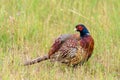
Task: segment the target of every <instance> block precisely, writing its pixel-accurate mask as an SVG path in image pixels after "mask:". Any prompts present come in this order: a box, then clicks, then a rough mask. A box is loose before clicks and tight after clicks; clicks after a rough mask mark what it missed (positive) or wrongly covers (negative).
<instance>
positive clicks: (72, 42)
mask: <svg viewBox="0 0 120 80" xmlns="http://www.w3.org/2000/svg"><path fill="white" fill-rule="evenodd" d="M76 31H78V32H79V34H64V35H61V36H60V37H58V38H57V39H56V40H55V42H54V43H53V44H52V46H51V48H50V49H49V52H48V54H47V55H45V56H43V57H39V58H37V59H34V60H32V61H28V62H26V63H25V64H24V65H31V64H34V63H38V62H41V61H44V60H47V59H50V61H54V62H56V61H57V62H60V63H64V64H67V65H72V66H75V65H77V64H80V65H81V64H83V63H84V62H85V61H87V60H88V59H89V58H90V56H91V54H92V52H93V49H94V40H93V38H92V37H91V35H90V33H89V31H88V30H87V28H86V27H85V26H84V25H82V24H79V25H77V26H76Z"/></svg>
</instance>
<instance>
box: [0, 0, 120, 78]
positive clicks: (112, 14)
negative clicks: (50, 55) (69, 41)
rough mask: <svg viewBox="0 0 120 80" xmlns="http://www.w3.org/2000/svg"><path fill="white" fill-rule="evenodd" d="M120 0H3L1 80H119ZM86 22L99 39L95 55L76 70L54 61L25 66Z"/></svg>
mask: <svg viewBox="0 0 120 80" xmlns="http://www.w3.org/2000/svg"><path fill="white" fill-rule="evenodd" d="M119 3H120V1H119V0H0V80H120V4H119ZM78 23H83V24H85V25H86V26H87V28H88V29H89V30H90V32H91V35H92V36H93V38H94V40H95V49H94V53H93V55H92V57H91V58H90V60H89V61H88V62H87V63H86V64H84V65H83V66H81V67H78V68H77V69H75V70H73V69H72V68H70V67H66V66H64V65H53V64H52V63H50V62H49V61H44V62H41V63H39V64H35V65H32V66H28V67H24V66H22V64H23V63H24V62H25V61H27V60H30V59H33V58H36V57H38V56H42V55H44V54H47V52H48V50H49V48H50V46H51V44H52V42H53V41H54V40H55V39H56V38H57V37H58V36H59V35H61V34H66V33H71V34H72V33H75V32H74V30H73V29H74V27H75V25H77V24H78Z"/></svg>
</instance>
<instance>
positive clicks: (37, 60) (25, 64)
mask: <svg viewBox="0 0 120 80" xmlns="http://www.w3.org/2000/svg"><path fill="white" fill-rule="evenodd" d="M48 59H49V58H48V55H45V56H43V57H38V58H36V59H33V60H31V61H27V62H25V63H24V66H28V65H32V64H35V63H39V62H41V61H44V60H48Z"/></svg>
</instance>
